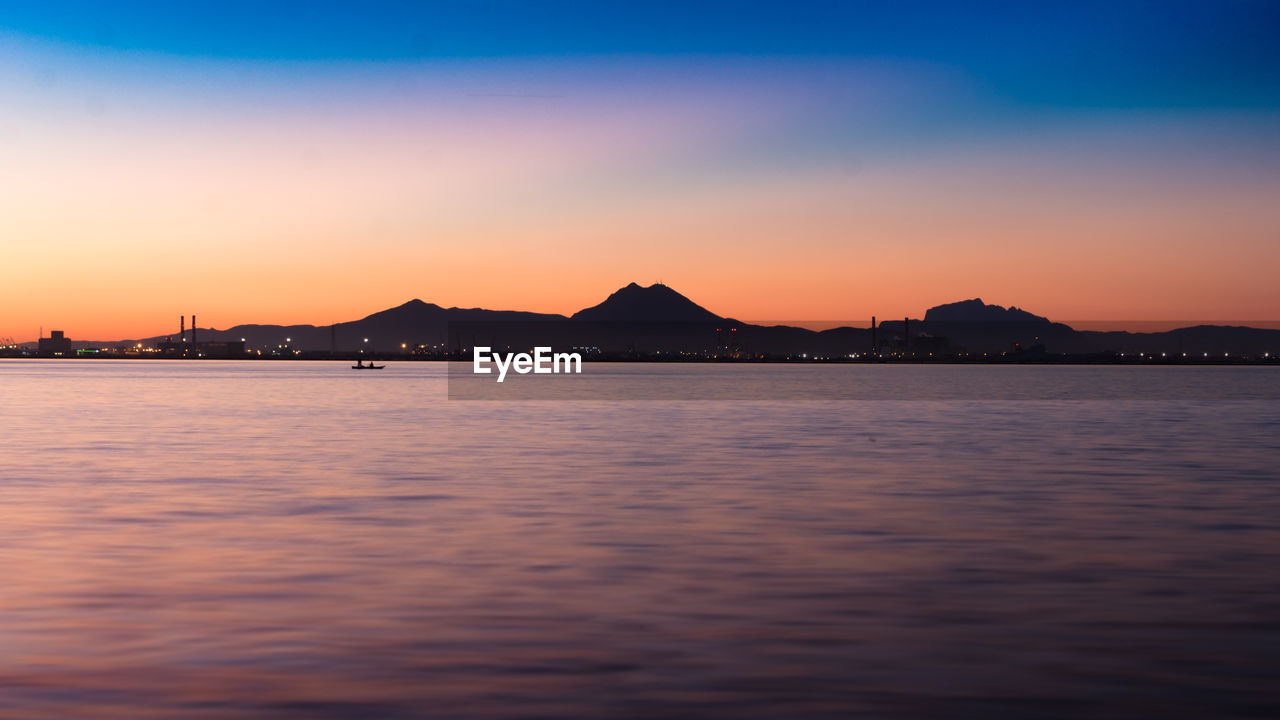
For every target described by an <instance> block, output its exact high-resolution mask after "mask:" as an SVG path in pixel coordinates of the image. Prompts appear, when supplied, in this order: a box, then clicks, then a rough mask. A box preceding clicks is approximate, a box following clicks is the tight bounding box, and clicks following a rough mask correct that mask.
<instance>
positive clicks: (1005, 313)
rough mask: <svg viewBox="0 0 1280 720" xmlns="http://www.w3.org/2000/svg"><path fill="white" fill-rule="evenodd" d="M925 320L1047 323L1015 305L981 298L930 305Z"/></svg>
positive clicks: (1047, 320) (1047, 319)
mask: <svg viewBox="0 0 1280 720" xmlns="http://www.w3.org/2000/svg"><path fill="white" fill-rule="evenodd" d="M924 321H925V322H968V323H988V322H1039V323H1047V322H1049V318H1045V317H1041V316H1039V315H1033V314H1031V313H1029V312H1027V311H1026V310H1019V309H1018V308H1016V307H1013V306H1009V307H1008V308H1004V307H1001V306H1000V305H988V304H986V303H984V302H982V298H974V299H972V300H961V301H960V302H953V303H947V304H945V305H938V306H937V307H931V308H929V309H928V310H927V311H925V314H924Z"/></svg>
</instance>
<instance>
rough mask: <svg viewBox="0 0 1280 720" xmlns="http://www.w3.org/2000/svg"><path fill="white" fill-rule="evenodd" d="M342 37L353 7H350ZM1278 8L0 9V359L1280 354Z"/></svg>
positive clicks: (92, 5) (199, 5) (18, 5)
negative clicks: (615, 337) (479, 323)
mask: <svg viewBox="0 0 1280 720" xmlns="http://www.w3.org/2000/svg"><path fill="white" fill-rule="evenodd" d="M370 5H371V6H370ZM1277 27H1280V3H1274V2H1265V1H1259V2H1239V1H1236V2H1232V1H1227V2H1202V3H1185V2H1142V3H1124V2H1105V3H1087V2H1083V3H1082V2H1070V3H1050V2H1034V3H1028V2H983V3H954V2H945V3H943V2H937V3H934V2H884V3H859V2H809V3H806V2H789V3H777V4H770V3H757V2H752V3H720V2H698V3H689V2H681V3H665V2H595V3H587V2H583V3H564V2H552V3H546V2H538V3H530V2H522V3H494V2H467V3H438V4H437V3H426V2H413V3H390V2H385V3H372V4H368V3H356V2H307V3H258V2H255V3H247V2H246V3H232V2H183V3H138V2H133V3H130V2H111V3H102V2H59V3H44V2H32V3H22V2H5V3H3V4H0V268H3V270H4V273H3V276H0V338H4V337H6V336H12V337H14V338H15V339H17V340H19V341H25V340H32V339H34V338H35V336H36V333H37V331H38V329H39V328H40V327H41V326H43V327H44V328H45V329H46V332H47V330H48V329H50V328H58V329H63V330H65V331H66V332H67V333H68V335H70V336H71V337H73V338H78V339H101V340H111V339H117V338H123V337H138V336H148V335H154V334H158V333H162V332H166V331H168V330H170V329H171V328H172V326H175V325H176V322H177V316H178V315H179V314H187V315H189V314H191V313H196V314H198V315H199V317H200V324H201V325H202V326H205V327H209V326H213V327H220V328H223V327H229V326H231V325H235V324H238V323H243V322H268V323H317V324H323V323H329V322H334V321H343V320H351V319H355V318H358V317H362V316H364V315H366V314H368V313H370V312H374V311H377V310H380V309H383V308H386V307H389V306H392V305H396V304H399V303H401V302H404V301H405V300H408V299H410V298H414V297H418V298H422V299H424V300H428V301H431V302H436V303H439V304H442V305H445V306H451V305H459V306H483V307H491V308H504V309H528V310H537V311H545V312H561V313H571V312H574V311H576V310H578V309H581V308H583V307H586V306H589V305H593V304H595V303H597V302H599V301H600V300H601V299H602V298H603V297H604V296H605V295H607V294H608V293H609V292H611V291H613V290H615V289H617V288H618V287H620V286H622V285H624V284H626V283H628V282H631V281H637V282H640V283H642V284H648V283H651V282H655V281H659V280H661V281H663V282H665V283H666V284H668V285H671V286H672V287H674V288H676V289H677V290H680V291H682V292H684V293H685V294H686V295H689V296H690V297H691V298H693V299H694V300H695V301H697V302H699V303H701V304H703V305H705V306H706V307H708V308H709V309H711V310H713V311H715V312H718V313H720V314H724V315H732V316H734V317H738V318H743V319H752V320H791V321H801V320H807V321H814V320H842V319H848V320H857V321H859V322H865V320H866V318H867V317H868V316H870V315H872V314H875V315H879V316H881V317H902V316H904V315H907V314H910V315H912V316H919V315H921V314H922V313H923V312H924V310H925V309H926V308H927V307H929V306H931V305H935V304H939V303H942V302H950V301H954V300H959V299H964V298H969V297H975V296H980V297H982V298H983V299H985V300H987V301H988V302H996V303H1000V304H1006V305H1007V304H1016V305H1018V306H1020V307H1025V308H1027V309H1030V310H1032V311H1033V312H1036V313H1039V314H1042V315H1048V316H1049V317H1051V318H1054V319H1060V320H1066V321H1071V320H1171V319H1173V320H1187V321H1200V320H1217V321H1223V320H1237V321H1250V320H1275V319H1277V318H1280V312H1277V310H1280V282H1277V281H1276V276H1277V274H1278V272H1277V270H1278V269H1280V202H1278V201H1277V199H1278V198H1280V43H1277V42H1275V28H1277Z"/></svg>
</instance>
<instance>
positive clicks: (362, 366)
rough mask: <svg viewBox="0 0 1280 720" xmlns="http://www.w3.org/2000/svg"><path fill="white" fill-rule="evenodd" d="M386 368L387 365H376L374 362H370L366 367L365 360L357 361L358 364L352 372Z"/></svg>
mask: <svg viewBox="0 0 1280 720" xmlns="http://www.w3.org/2000/svg"><path fill="white" fill-rule="evenodd" d="M384 367H386V365H374V364H373V363H372V362H370V363H369V364H368V365H365V364H364V361H363V360H357V361H356V364H355V365H352V366H351V369H352V370H381V369H382V368H384Z"/></svg>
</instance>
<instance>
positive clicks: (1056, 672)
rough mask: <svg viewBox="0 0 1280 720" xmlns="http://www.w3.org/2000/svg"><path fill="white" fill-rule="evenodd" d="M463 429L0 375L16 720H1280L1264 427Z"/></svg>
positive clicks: (1040, 412)
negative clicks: (1192, 719)
mask: <svg viewBox="0 0 1280 720" xmlns="http://www.w3.org/2000/svg"><path fill="white" fill-rule="evenodd" d="M882 369H883V370H887V371H890V372H892V371H893V370H894V369H895V368H893V367H889V368H882ZM1013 369H1015V368H1007V367H973V368H966V370H969V371H972V372H974V373H985V374H987V375H984V379H985V381H987V382H990V381H991V378H990V375H989V374H991V373H1001V372H1008V371H1010V370H1013ZM1016 369H1017V370H1020V371H1028V370H1030V371H1033V372H1034V373H1035V376H1034V380H1035V382H1038V383H1042V384H1048V385H1053V384H1054V382H1055V375H1054V373H1063V372H1067V371H1069V370H1070V368H1054V367H1038V368H1016ZM814 370H815V369H814V368H811V367H806V368H797V367H794V366H760V367H759V368H758V369H756V370H753V371H752V374H751V375H750V378H749V379H750V381H751V382H758V383H767V382H792V383H794V382H803V377H801V378H800V379H799V380H797V377H798V376H797V373H801V372H813V371H814ZM855 370H856V368H852V367H849V366H827V367H824V368H819V369H818V371H819V372H820V373H822V374H823V375H824V378H825V379H824V380H823V381H824V382H832V381H833V380H832V376H833V375H834V376H836V380H835V381H836V382H840V381H841V380H839V374H840V373H850V372H854V371H855ZM1114 370H1116V371H1123V370H1132V368H1115V369H1114ZM1210 370H1213V369H1210ZM1219 370H1221V372H1220V373H1217V374H1213V373H1210V375H1209V376H1207V377H1209V379H1207V380H1205V381H1204V382H1221V383H1224V384H1230V383H1231V382H1233V380H1232V375H1231V373H1230V370H1231V368H1221V369H1219ZM612 371H613V372H615V373H616V374H617V376H618V377H617V380H616V382H618V383H627V382H632V383H645V382H649V380H646V379H645V378H646V373H652V372H655V371H654V369H653V368H652V367H649V368H648V369H646V366H615V368H614V369H613V370H612ZM724 371H729V370H728V369H725V370H724ZM1162 371H1167V369H1166V370H1161V369H1159V368H1154V369H1150V370H1144V371H1143V372H1162ZM657 372H661V373H663V374H664V377H663V382H666V383H671V382H675V383H679V382H688V383H696V382H698V378H699V375H698V373H707V372H717V370H716V369H715V368H708V367H705V366H700V367H694V366H666V367H663V368H661V370H659V371H657ZM1099 372H1100V373H1101V376H1100V377H1101V380H1100V382H1113V381H1114V382H1123V381H1124V379H1123V378H1124V376H1122V375H1115V376H1112V375H1108V374H1107V370H1106V369H1102V370H1100V371H1099ZM882 377H883V376H882ZM940 377H947V378H950V377H953V376H940ZM931 381H936V382H943V380H939V379H935V380H930V378H929V377H928V376H927V375H926V376H923V377H922V376H919V375H916V376H912V380H911V382H912V383H916V385H914V387H917V388H918V383H920V382H931ZM946 381H947V382H950V381H951V380H946ZM446 397H447V394H446V387H445V369H444V367H443V366H442V365H438V364H426V363H422V364H405V363H389V365H388V367H387V369H385V370H383V371H380V372H376V373H356V372H352V371H350V370H349V369H347V363H334V364H330V363H303V362H289V363H285V362H281V363H271V362H258V363H234V362H188V363H183V362H166V361H133V362H128V361H124V362H112V361H61V362H59V361H16V360H11V361H3V362H0V402H2V403H3V410H0V412H2V413H3V415H2V416H0V417H2V420H3V425H2V426H0V440H2V443H3V444H2V447H3V456H2V457H0V477H2V480H0V570H2V572H3V577H0V717H3V718H44V717H48V718H67V717H76V718H178V719H182V718H227V717H254V718H321V719H324V718H417V717H446V718H447V717H457V718H506V717H540V718H580V717H636V718H642V717H688V718H704V717H709V718H800V717H815V718H828V717H849V716H858V717H871V718H875V717H887V718H899V717H904V718H905V717H956V718H959V717H975V716H984V715H986V716H990V715H997V714H999V715H1013V716H1020V717H1089V718H1098V717H1133V716H1145V717H1161V716H1170V715H1179V716H1200V717H1206V716H1217V717H1229V716H1236V717H1274V716H1277V715H1280V403H1277V402H1276V401H1275V400H1263V401H1243V402H1242V401H1203V400H1195V401H1192V400H1184V401H1170V400H1161V401H1140V400H1105V401H1104V400H1089V401H1071V400H1054V401H1006V402H977V401H968V400H966V401H946V402H941V401H935V402H931V401H909V402H908V401H903V402H893V401H887V402H879V401H876V402H857V401H841V402H821V401H805V402H798V401H784V400H772V401H766V400H762V401H732V402H713V401H689V402H675V401H643V402H641V401H635V402H626V401H619V402H528V403H515V402H465V401H457V400H452V401H450V400H446Z"/></svg>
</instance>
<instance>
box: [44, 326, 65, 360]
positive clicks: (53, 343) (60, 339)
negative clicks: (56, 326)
mask: <svg viewBox="0 0 1280 720" xmlns="http://www.w3.org/2000/svg"><path fill="white" fill-rule="evenodd" d="M39 353H40V354H41V355H47V356H59V355H62V356H65V355H70V354H71V338H69V337H66V336H65V335H63V334H62V331H61V330H50V331H49V337H47V338H43V337H42V338H40V343H39Z"/></svg>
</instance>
